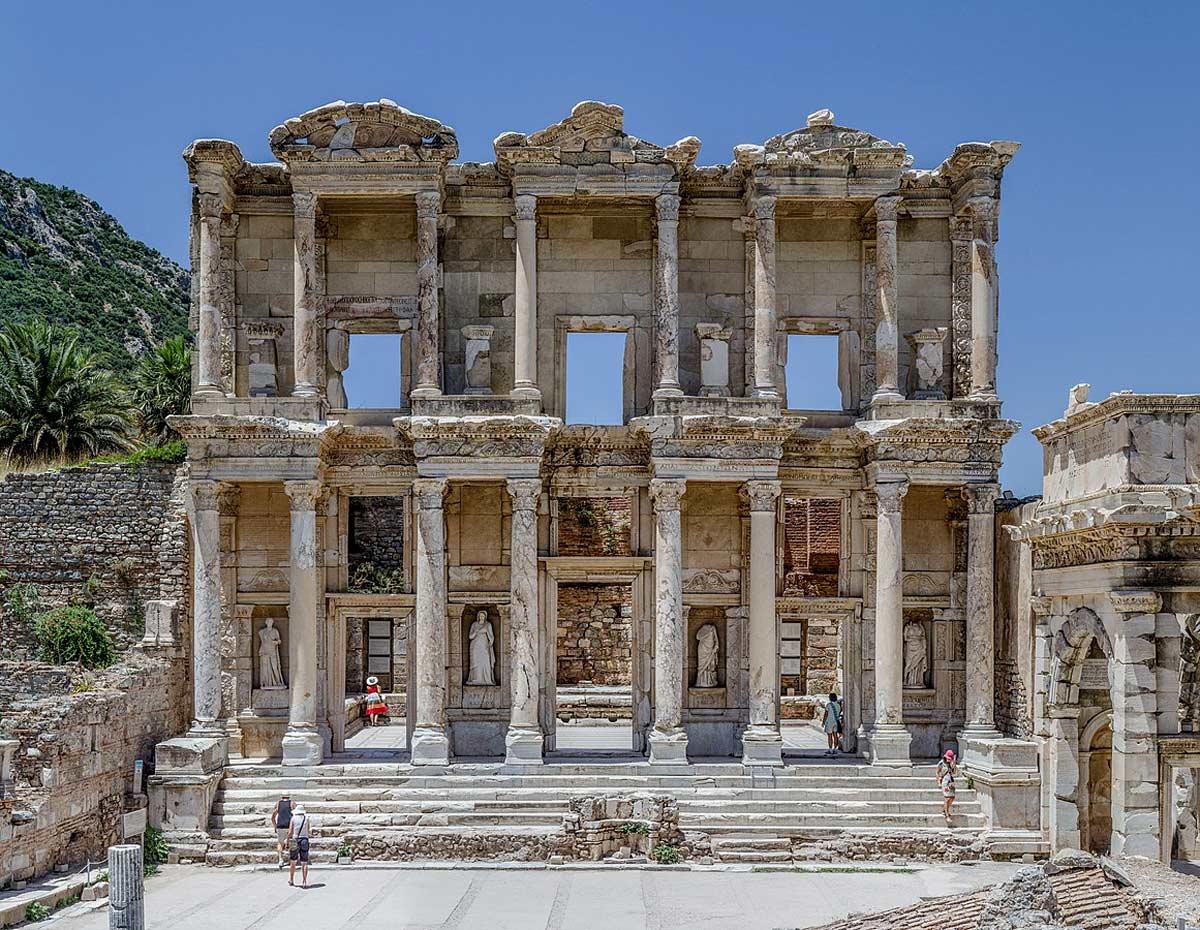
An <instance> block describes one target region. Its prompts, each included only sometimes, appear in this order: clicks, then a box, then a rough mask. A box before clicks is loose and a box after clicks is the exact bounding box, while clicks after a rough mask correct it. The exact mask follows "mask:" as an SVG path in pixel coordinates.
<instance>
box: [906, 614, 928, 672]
mask: <svg viewBox="0 0 1200 930" xmlns="http://www.w3.org/2000/svg"><path fill="white" fill-rule="evenodd" d="M928 671H929V654H928V649H927V647H926V639H925V625H924V624H923V623H921V622H919V621H917V620H910V621H909V622H908V623H906V624H904V687H906V688H924V687H925V678H926V675H927V673H928Z"/></svg>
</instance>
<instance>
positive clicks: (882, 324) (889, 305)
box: [872, 197, 904, 401]
mask: <svg viewBox="0 0 1200 930" xmlns="http://www.w3.org/2000/svg"><path fill="white" fill-rule="evenodd" d="M899 207H900V198H899V197H880V198H879V199H877V200H876V201H875V396H874V397H873V398H872V400H875V401H895V400H902V399H903V397H904V395H903V394H901V393H900V301H899V295H898V292H897V288H896V265H897V257H896V214H897V211H898V209H899Z"/></svg>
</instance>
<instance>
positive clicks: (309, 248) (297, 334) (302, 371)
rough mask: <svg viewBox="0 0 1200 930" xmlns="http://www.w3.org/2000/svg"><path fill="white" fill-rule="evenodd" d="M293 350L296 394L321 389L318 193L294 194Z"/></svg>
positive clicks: (312, 394) (313, 394)
mask: <svg viewBox="0 0 1200 930" xmlns="http://www.w3.org/2000/svg"><path fill="white" fill-rule="evenodd" d="M292 210H293V228H294V231H293V239H292V246H293V259H292V278H293V281H292V345H293V348H292V352H293V355H294V359H293V362H294V368H295V384H294V386H293V388H292V394H293V395H294V396H296V397H316V396H318V394H319V393H320V386H319V385H320V366H321V348H322V344H323V342H324V334H323V333H322V332H321V325H320V324H321V317H320V314H319V313H318V311H317V301H318V300H319V299H320V298H319V295H318V294H317V195H316V194H314V193H312V192H311V191H297V192H296V193H294V194H292Z"/></svg>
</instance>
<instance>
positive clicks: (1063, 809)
mask: <svg viewBox="0 0 1200 930" xmlns="http://www.w3.org/2000/svg"><path fill="white" fill-rule="evenodd" d="M1046 723H1047V726H1048V729H1049V731H1050V733H1049V742H1048V745H1049V750H1050V751H1049V752H1048V753H1046V762H1047V765H1046V774H1045V777H1046V780H1047V782H1048V788H1049V791H1048V795H1049V811H1048V813H1049V819H1050V823H1049V825H1048V826H1049V832H1050V837H1049V838H1050V848H1051V849H1052V850H1055V851H1057V850H1059V849H1078V848H1079V844H1080V832H1079V708H1078V707H1062V706H1057V705H1056V706H1054V707H1052V708H1051V714H1050V716H1049V718H1047V720H1046Z"/></svg>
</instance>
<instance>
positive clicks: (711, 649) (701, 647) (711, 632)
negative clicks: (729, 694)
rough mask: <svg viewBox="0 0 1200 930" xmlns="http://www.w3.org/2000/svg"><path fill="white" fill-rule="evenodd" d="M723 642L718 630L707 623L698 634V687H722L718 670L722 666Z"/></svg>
mask: <svg viewBox="0 0 1200 930" xmlns="http://www.w3.org/2000/svg"><path fill="white" fill-rule="evenodd" d="M720 656H721V641H720V637H719V636H718V634H717V628H716V626H714V625H713V624H711V623H706V624H704V626H702V627H700V629H699V630H698V631H697V632H696V687H697V688H717V687H720V684H719V679H718V676H717V669H718V667H719V665H720Z"/></svg>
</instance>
